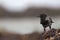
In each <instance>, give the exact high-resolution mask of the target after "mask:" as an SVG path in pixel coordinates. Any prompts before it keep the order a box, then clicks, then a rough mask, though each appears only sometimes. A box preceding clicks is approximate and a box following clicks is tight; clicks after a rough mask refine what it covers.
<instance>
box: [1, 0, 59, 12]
mask: <svg viewBox="0 0 60 40" xmlns="http://www.w3.org/2000/svg"><path fill="white" fill-rule="evenodd" d="M0 4H1V6H2V7H3V8H4V9H6V10H7V11H13V12H18V11H25V10H27V9H28V8H29V7H37V8H38V7H46V8H50V9H57V8H58V9H59V7H60V0H0Z"/></svg>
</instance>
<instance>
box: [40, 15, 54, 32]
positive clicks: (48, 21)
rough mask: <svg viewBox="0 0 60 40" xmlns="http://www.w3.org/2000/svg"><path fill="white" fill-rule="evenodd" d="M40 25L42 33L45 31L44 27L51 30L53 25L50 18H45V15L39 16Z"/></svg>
mask: <svg viewBox="0 0 60 40" xmlns="http://www.w3.org/2000/svg"><path fill="white" fill-rule="evenodd" d="M39 17H40V20H41V21H40V24H42V26H43V28H44V31H46V29H45V28H46V27H49V28H50V29H51V25H52V23H54V22H53V21H52V19H51V17H49V16H47V15H46V14H40V16H39Z"/></svg>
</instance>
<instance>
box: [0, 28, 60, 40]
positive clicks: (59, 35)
mask: <svg viewBox="0 0 60 40" xmlns="http://www.w3.org/2000/svg"><path fill="white" fill-rule="evenodd" d="M0 40H60V29H51V30H50V31H47V32H43V33H42V34H39V33H32V34H26V35H19V34H8V33H0Z"/></svg>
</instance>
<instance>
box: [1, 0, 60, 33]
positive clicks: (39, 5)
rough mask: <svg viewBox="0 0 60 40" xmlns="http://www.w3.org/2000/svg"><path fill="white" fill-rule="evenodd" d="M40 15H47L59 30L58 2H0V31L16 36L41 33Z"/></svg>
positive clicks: (49, 0)
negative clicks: (16, 34) (15, 34)
mask: <svg viewBox="0 0 60 40" xmlns="http://www.w3.org/2000/svg"><path fill="white" fill-rule="evenodd" d="M41 13H47V15H48V16H51V18H52V19H53V21H54V22H55V23H53V24H52V28H56V29H59V28H60V0H0V30H1V32H2V31H7V32H11V33H18V34H30V33H33V32H39V33H41V32H43V31H44V30H43V27H42V25H41V24H40V18H39V17H37V16H39V15H40V14H41ZM47 30H49V28H47Z"/></svg>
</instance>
